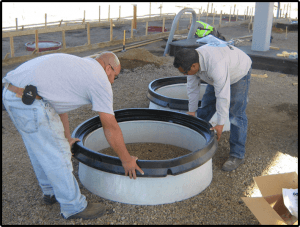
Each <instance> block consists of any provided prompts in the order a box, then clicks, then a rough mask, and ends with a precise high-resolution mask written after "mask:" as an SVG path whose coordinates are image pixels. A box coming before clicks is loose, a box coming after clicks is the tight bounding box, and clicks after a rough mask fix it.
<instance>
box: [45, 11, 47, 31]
mask: <svg viewBox="0 0 300 227" xmlns="http://www.w3.org/2000/svg"><path fill="white" fill-rule="evenodd" d="M45 28H47V13H45Z"/></svg>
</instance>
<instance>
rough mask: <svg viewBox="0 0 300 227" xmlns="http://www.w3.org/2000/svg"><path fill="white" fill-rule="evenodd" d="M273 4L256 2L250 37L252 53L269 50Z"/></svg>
mask: <svg viewBox="0 0 300 227" xmlns="http://www.w3.org/2000/svg"><path fill="white" fill-rule="evenodd" d="M273 7H274V2H257V3H256V4H255V20H254V25H253V27H254V29H253V36H252V46H251V50H253V51H267V50H269V48H270V37H271V31H272V21H273Z"/></svg>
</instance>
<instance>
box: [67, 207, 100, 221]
mask: <svg viewBox="0 0 300 227" xmlns="http://www.w3.org/2000/svg"><path fill="white" fill-rule="evenodd" d="M105 213H106V209H105V206H103V205H102V204H100V203H88V205H87V207H86V208H85V209H84V210H83V211H81V212H80V213H77V214H74V215H72V216H70V217H68V218H66V219H67V220H69V219H76V218H82V219H83V220H87V219H95V218H99V217H101V216H102V215H104V214H105Z"/></svg>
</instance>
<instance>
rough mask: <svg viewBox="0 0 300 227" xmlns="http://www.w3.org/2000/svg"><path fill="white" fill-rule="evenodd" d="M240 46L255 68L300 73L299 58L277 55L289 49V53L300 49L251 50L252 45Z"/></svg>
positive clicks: (293, 73)
mask: <svg viewBox="0 0 300 227" xmlns="http://www.w3.org/2000/svg"><path fill="white" fill-rule="evenodd" d="M238 48H239V49H241V50H242V51H244V52H245V53H246V54H248V55H249V56H250V58H251V59H252V68H253V69H263V70H268V71H272V72H281V73H285V74H292V75H298V59H289V58H284V57H277V56H276V55H277V54H281V53H282V51H287V52H289V53H290V52H298V51H294V50H288V49H280V50H272V49H270V50H268V51H253V50H251V46H239V47H238Z"/></svg>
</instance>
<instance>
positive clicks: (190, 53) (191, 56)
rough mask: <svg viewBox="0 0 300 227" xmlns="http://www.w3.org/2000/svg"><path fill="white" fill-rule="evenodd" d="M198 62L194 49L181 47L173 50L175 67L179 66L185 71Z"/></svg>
mask: <svg viewBox="0 0 300 227" xmlns="http://www.w3.org/2000/svg"><path fill="white" fill-rule="evenodd" d="M194 63H199V55H198V52H197V51H196V50H194V49H188V48H181V49H179V50H177V51H176V52H175V58H174V62H173V65H174V67H175V68H179V67H180V66H181V68H182V69H183V70H184V72H185V73H187V72H188V71H190V70H191V67H192V64H194Z"/></svg>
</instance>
